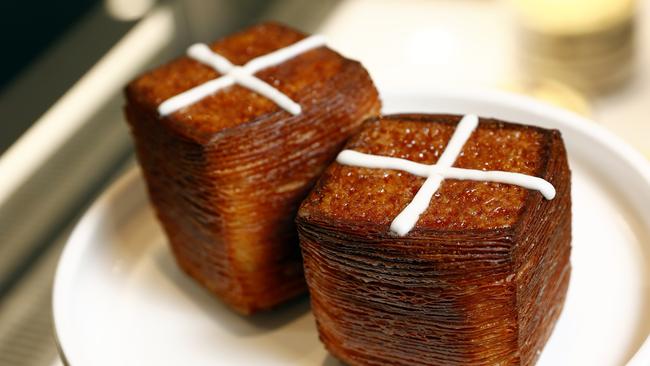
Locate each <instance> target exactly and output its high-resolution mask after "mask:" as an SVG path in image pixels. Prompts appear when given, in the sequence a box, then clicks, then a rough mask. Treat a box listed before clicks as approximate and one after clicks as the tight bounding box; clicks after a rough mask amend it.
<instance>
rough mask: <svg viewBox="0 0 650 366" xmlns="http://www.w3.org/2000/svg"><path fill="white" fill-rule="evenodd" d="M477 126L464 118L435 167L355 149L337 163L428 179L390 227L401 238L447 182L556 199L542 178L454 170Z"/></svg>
mask: <svg viewBox="0 0 650 366" xmlns="http://www.w3.org/2000/svg"><path fill="white" fill-rule="evenodd" d="M477 126H478V116H476V115H466V116H465V117H463V119H462V120H461V121H460V122H459V123H458V127H457V128H456V131H454V134H453V135H452V136H451V139H450V140H449V142H448V143H447V147H446V148H445V150H444V151H443V153H442V155H441V156H440V158H439V159H438V162H437V163H436V164H433V165H427V164H421V163H416V162H414V161H410V160H406V159H400V158H393V157H388V156H379V155H371V154H364V153H360V152H358V151H354V150H343V151H341V152H340V153H339V155H338V156H337V158H336V161H337V162H338V163H339V164H343V165H350V166H356V167H362V168H375V169H391V170H402V171H405V172H408V173H411V174H413V175H417V176H420V177H423V178H427V179H426V180H425V181H424V184H423V185H422V187H420V189H419V190H418V192H417V193H416V195H415V197H413V200H412V201H411V202H410V203H409V204H408V205H407V206H406V207H405V208H404V210H402V212H400V213H399V214H398V215H397V217H395V219H394V220H393V222H392V223H391V225H390V229H391V231H393V232H394V233H396V234H397V235H400V236H404V235H406V234H408V233H409V231H411V229H413V227H414V226H415V224H416V223H417V221H418V219H419V218H420V215H422V213H424V211H425V210H426V209H427V207H429V204H430V203H431V198H432V197H433V195H434V194H435V193H436V191H437V190H438V188H440V184H441V183H442V181H443V180H445V179H462V180H474V181H486V182H495V183H505V184H513V185H517V186H520V187H523V188H527V189H534V190H537V191H539V192H540V193H541V194H542V195H543V196H544V198H546V199H547V200H552V199H553V198H555V193H556V192H555V187H553V185H552V184H551V183H549V182H548V181H546V180H544V179H542V178H539V177H534V176H530V175H526V174H521V173H512V172H504V171H496V170H493V171H485V170H477V169H463V168H454V167H452V165H453V164H454V162H455V161H456V159H457V158H458V156H459V155H460V152H461V150H462V149H463V146H464V145H465V143H466V142H467V140H469V137H470V136H471V134H472V132H474V130H475V129H476V127H477Z"/></svg>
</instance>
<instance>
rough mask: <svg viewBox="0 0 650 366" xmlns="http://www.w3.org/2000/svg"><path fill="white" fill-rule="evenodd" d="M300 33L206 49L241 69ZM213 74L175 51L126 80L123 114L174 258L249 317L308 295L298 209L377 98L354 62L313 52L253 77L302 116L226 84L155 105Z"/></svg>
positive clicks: (262, 31) (235, 39)
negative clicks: (195, 98) (167, 105)
mask: <svg viewBox="0 0 650 366" xmlns="http://www.w3.org/2000/svg"><path fill="white" fill-rule="evenodd" d="M304 37H305V35H304V34H302V33H300V32H298V31H295V30H293V29H290V28H288V27H285V26H283V25H280V24H276V23H265V24H261V25H257V26H254V27H252V28H249V29H247V30H244V31H242V32H240V33H237V34H234V35H231V36H229V37H226V38H224V39H222V40H220V41H217V42H215V43H213V44H212V45H211V46H210V47H211V49H212V50H213V51H215V52H217V53H219V54H220V55H222V56H224V57H226V58H227V59H229V60H230V61H231V62H232V63H233V64H235V65H242V64H244V63H246V62H247V61H249V60H251V59H253V58H256V57H258V56H261V55H264V54H268V53H270V52H272V51H274V50H277V49H280V48H283V47H286V46H288V45H291V44H293V43H295V42H297V41H299V40H301V39H303V38H304ZM218 76H220V75H219V74H218V73H217V72H216V71H215V70H213V69H212V68H210V67H208V66H206V65H203V64H201V63H199V62H197V61H194V60H192V59H190V58H188V57H181V58H179V59H177V60H174V61H172V62H170V63H168V64H166V65H163V66H160V67H158V68H156V69H155V70H152V71H149V72H147V73H145V74H143V75H141V76H140V77H138V78H137V79H135V80H134V81H133V82H131V83H130V84H129V85H128V86H127V88H126V98H127V105H126V107H125V112H126V116H127V120H128V122H129V125H130V127H131V132H132V135H133V137H134V141H135V147H136V152H137V157H138V160H139V162H140V166H141V168H142V171H143V175H144V177H145V180H146V182H147V188H148V191H149V197H150V199H151V202H152V204H153V206H154V208H155V209H156V213H157V216H158V218H159V220H160V222H161V223H162V226H163V228H164V230H165V232H166V234H167V236H168V238H169V241H170V244H171V248H172V251H173V253H174V255H175V257H176V260H177V262H178V264H179V265H180V267H181V268H183V269H184V270H185V272H187V273H188V274H189V275H190V276H192V277H193V278H195V279H196V280H197V281H198V282H199V283H201V284H202V285H203V286H205V287H207V288H208V289H209V290H210V291H212V292H214V293H215V294H217V295H218V296H219V297H221V298H222V299H223V300H224V301H225V302H226V303H228V304H229V305H231V306H232V307H233V308H234V309H235V310H237V311H239V312H241V313H244V314H250V313H253V312H255V311H258V310H262V309H268V308H271V307H273V306H275V305H277V304H279V303H281V302H283V301H285V300H287V299H289V298H291V297H294V296H296V295H297V294H300V293H303V292H304V291H305V283H304V277H303V273H302V263H301V257H300V252H299V247H298V242H297V234H296V231H295V225H294V217H295V213H296V210H297V208H298V205H299V204H300V201H301V200H302V199H303V198H304V197H305V196H306V194H307V193H308V192H309V190H310V189H311V187H312V186H313V184H314V182H315V181H316V179H317V177H318V176H319V175H320V174H321V173H322V171H323V169H324V168H325V167H326V166H327V165H328V164H329V163H330V162H331V161H332V160H333V159H334V157H335V156H336V153H338V151H339V150H340V149H341V147H342V145H343V143H344V142H345V140H346V139H347V138H348V137H349V136H350V135H351V134H353V133H354V132H355V131H357V130H358V128H359V126H360V124H361V122H362V121H363V120H364V119H365V118H367V117H369V116H373V115H376V114H377V113H378V112H379V109H380V101H379V98H378V94H377V91H376V90H375V88H374V86H373V83H372V80H371V79H370V77H369V75H368V73H367V72H366V71H365V69H364V68H363V67H362V66H361V64H359V63H358V62H356V61H353V60H349V59H346V58H344V57H342V56H341V55H339V54H338V53H336V52H334V51H332V50H330V49H328V48H327V47H320V48H316V49H313V50H311V51H307V52H305V53H303V54H300V55H298V56H296V57H294V58H292V59H290V60H288V61H286V62H284V63H282V64H279V65H277V66H274V67H270V68H267V69H264V70H261V71H260V72H258V73H256V74H255V76H256V77H258V78H260V79H262V80H264V81H265V82H267V83H268V84H270V85H272V86H274V87H276V88H277V89H278V90H280V91H281V92H282V93H284V94H285V95H287V96H288V97H289V98H291V99H292V100H293V101H295V102H297V103H299V104H300V105H301V106H302V112H301V113H300V114H298V115H295V116H293V115H291V114H289V113H288V112H286V111H285V110H283V109H281V108H280V107H278V106H277V105H276V104H274V103H273V102H272V101H270V100H268V99H266V98H265V97H263V96H261V95H259V94H257V93H255V92H254V91H251V90H249V89H246V88H244V87H242V86H239V85H233V86H231V87H229V88H227V89H223V90H221V91H219V92H217V93H214V94H213V95H210V96H208V97H206V98H204V99H202V100H200V101H199V102H197V103H195V104H192V105H190V106H188V107H186V108H183V109H181V110H179V111H177V112H175V113H172V114H170V115H168V116H165V117H161V116H159V114H158V112H157V107H158V106H159V105H160V103H162V102H163V101H165V100H166V99H168V98H170V97H172V96H174V95H178V94H179V93H181V92H183V91H185V90H188V89H190V88H193V87H195V86H197V85H199V84H202V83H204V82H206V81H208V80H210V79H214V78H216V77H218Z"/></svg>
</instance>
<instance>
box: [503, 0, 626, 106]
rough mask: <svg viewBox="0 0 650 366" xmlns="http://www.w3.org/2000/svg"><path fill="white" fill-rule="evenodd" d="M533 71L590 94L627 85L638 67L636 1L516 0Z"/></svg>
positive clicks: (526, 63)
mask: <svg viewBox="0 0 650 366" xmlns="http://www.w3.org/2000/svg"><path fill="white" fill-rule="evenodd" d="M511 3H512V4H513V5H514V7H515V9H516V11H517V14H518V19H519V22H520V25H521V28H522V32H521V47H520V49H521V52H522V60H523V62H524V66H525V68H526V69H527V71H528V73H529V74H531V75H535V76H539V77H543V78H548V79H556V80H559V81H562V82H564V83H566V84H568V85H570V86H572V87H575V88H577V89H579V90H581V91H583V92H586V93H589V94H599V93H605V92H608V91H611V90H613V89H616V88H618V87H620V86H622V85H624V84H625V82H626V81H627V80H629V78H630V76H631V75H632V72H633V69H634V51H635V44H634V20H635V17H634V14H635V9H636V6H635V5H636V2H635V1H634V0H511Z"/></svg>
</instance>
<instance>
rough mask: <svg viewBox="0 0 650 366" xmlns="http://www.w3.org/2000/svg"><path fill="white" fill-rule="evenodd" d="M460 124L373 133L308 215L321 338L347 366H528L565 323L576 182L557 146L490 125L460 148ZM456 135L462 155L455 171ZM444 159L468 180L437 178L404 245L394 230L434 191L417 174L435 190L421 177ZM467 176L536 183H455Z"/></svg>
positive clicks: (543, 134)
mask: <svg viewBox="0 0 650 366" xmlns="http://www.w3.org/2000/svg"><path fill="white" fill-rule="evenodd" d="M465 118H468V119H467V120H466V119H465ZM465 118H463V122H461V124H463V123H465V122H468V121H470V119H471V118H469V116H466V117H465ZM459 120H461V117H460V116H452V115H393V116H384V117H381V118H375V119H372V120H370V121H368V122H367V123H365V124H364V126H363V129H362V131H361V132H360V133H359V134H357V135H355V136H354V137H353V138H352V139H351V140H350V141H349V142H348V144H347V145H346V150H345V151H344V152H343V153H341V155H339V158H338V159H337V160H338V161H341V162H342V163H338V162H337V163H334V164H332V165H331V166H330V167H329V168H328V169H327V170H326V171H325V173H324V174H323V176H322V177H321V178H320V180H319V182H318V183H317V184H316V186H315V188H314V190H313V191H312V192H311V193H310V194H309V196H308V197H307V198H306V199H305V201H304V202H303V203H302V205H301V207H300V210H299V212H298V217H297V223H298V229H299V233H300V241H301V247H302V252H303V257H304V264H305V275H306V278H307V283H308V285H309V290H310V293H311V302H312V309H313V312H314V315H315V317H316V321H317V325H318V330H319V334H320V338H321V340H322V341H323V343H324V344H325V346H326V347H327V349H328V350H329V351H330V352H331V353H332V354H333V355H334V356H335V357H337V358H339V359H340V360H342V361H344V362H346V363H348V364H350V365H532V364H534V363H535V361H536V360H537V358H538V356H539V354H540V351H541V350H542V348H543V347H544V344H545V342H546V340H547V339H548V337H549V335H550V333H551V331H552V329H553V326H554V324H555V322H556V320H557V318H558V316H559V314H560V311H561V310H562V306H563V303H564V299H565V295H566V291H567V285H568V281H569V275H570V268H571V267H570V263H569V255H570V252H571V244H570V243H571V196H570V188H571V182H570V180H571V178H570V171H569V167H568V164H567V157H566V152H565V148H564V145H563V142H562V138H561V136H560V133H559V132H558V131H555V130H545V129H541V128H536V127H530V126H523V125H518V124H512V123H506V122H502V121H498V120H494V119H483V118H482V119H480V124H478V127H475V129H473V130H472V129H464V131H465V132H468V131H469V132H470V134H469V135H468V136H467V137H468V139H463V138H462V137H460V138H457V137H456V134H457V133H458V134H462V131H461V132H458V131H460V130H461V129H462V128H461V127H459V125H458V123H459ZM470 122H471V121H470ZM465 127H467V126H465ZM470 127H471V126H470ZM463 128H464V127H463ZM471 131H473V132H471ZM452 135H453V136H454V139H455V141H456V142H455V143H454V145H457V146H458V148H459V149H460V150H459V151H458V152H459V154H456V156H453V157H452V158H451V159H450V158H449V156H448V153H446V152H445V151H447V150H453V147H450V146H451V145H452V143H450V139H451V138H452ZM465 140H466V141H465ZM448 145H449V146H448ZM349 151H353V152H354V153H353V155H354V154H356V155H354V156H352V158H354V159H351V158H350V156H347V155H345V154H349ZM360 154H361V155H360ZM443 155H447V157H446V158H441V156H443ZM343 157H345V158H343ZM376 157H394V158H400V159H406V160H409V161H411V162H415V163H420V164H411V165H408V164H407V163H404V161H401V160H400V161H397V162H396V161H393V160H390V159H384V158H380V159H377V158H376ZM357 158H358V159H357ZM346 159H347V160H346ZM355 159H357V160H355ZM364 159H366V160H364ZM381 159H383V160H381ZM439 159H440V160H443V159H444V160H446V161H447V163H448V164H449V165H451V164H453V167H454V168H461V169H456V170H451V169H446V170H444V169H443V170H439V171H438V173H439V174H443V175H444V174H447V177H446V178H445V179H444V180H442V182H441V184H440V186H439V188H438V189H437V190H433V191H431V192H429V193H430V194H431V196H432V198H431V200H430V202H429V203H428V204H427V205H426V206H424V207H425V210H424V212H423V213H422V214H421V215H419V217H417V216H415V217H414V218H415V220H414V221H413V222H414V226H413V227H411V228H409V227H408V225H407V226H406V229H407V230H404V231H400V230H399V228H400V227H401V226H400V225H399V223H398V225H396V224H395V221H399V220H398V219H396V217H399V215H400V214H401V213H403V212H405V211H406V209H405V207H409V206H410V204H411V203H413V202H415V201H416V199H415V197H416V193H418V192H420V191H421V190H422V189H423V186H427V185H428V184H429V183H430V182H429V183H425V178H424V177H421V176H418V175H416V174H415V173H418V172H419V173H418V174H422V175H425V174H431V176H433V175H434V174H433V173H427V171H426V170H421V168H422V167H423V166H424V165H422V163H423V164H426V165H431V164H434V163H438V164H439V165H441V164H444V162H441V161H439ZM351 161H352V162H351ZM355 161H356V162H355ZM373 164H375V165H374V166H372V167H369V166H371V165H373ZM382 164H383V167H382ZM391 164H392V165H391ZM396 165H397V166H399V167H404V168H405V169H402V170H400V169H396ZM362 166H366V167H362ZM386 167H390V169H389V168H386ZM418 169H420V170H418ZM427 169H428V168H427ZM468 169H471V170H472V171H471V172H469V173H472V174H475V173H476V170H489V171H504V172H509V173H520V174H523V175H527V176H529V177H528V178H525V179H524V180H522V181H518V182H519V183H518V184H519V185H517V184H504V183H495V182H494V181H492V182H488V181H483V179H482V178H481V177H478V178H476V180H467V179H465V178H463V179H453V178H450V177H451V176H456V177H460V176H461V174H465V175H467V174H468ZM481 174H483V173H482V172H479V175H481ZM497 176H498V177H496V178H495V177H492V178H490V179H493V180H496V181H498V180H499V179H505V178H503V176H504V174H501V173H500V175H499V174H497ZM505 176H506V177H510V178H512V177H513V176H512V175H508V174H505ZM515 176H516V177H517V179H519V178H521V176H519V175H516V174H515ZM533 177H537V178H533ZM429 179H433V180H435V179H436V178H427V180H429ZM472 179H473V178H472ZM544 180H545V182H544ZM530 181H532V183H531V182H530ZM529 183H530V185H531V187H533V188H534V189H529V188H530V187H529V188H523V187H522V186H521V185H525V184H529ZM537 189H539V191H538V190H537ZM542 193H543V194H542ZM418 194H419V193H418ZM427 202H428V201H427ZM425 203H426V202H425ZM412 218H413V217H412ZM407 219H408V217H407ZM407 221H408V220H407ZM403 223H404V222H402V224H403ZM402 228H404V227H402Z"/></svg>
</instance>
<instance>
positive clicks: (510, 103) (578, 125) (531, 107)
mask: <svg viewBox="0 0 650 366" xmlns="http://www.w3.org/2000/svg"><path fill="white" fill-rule="evenodd" d="M381 97H382V99H384V98H385V97H389V98H390V97H396V98H417V99H422V98H426V99H448V100H456V101H462V102H469V103H472V102H479V101H480V102H482V103H488V104H492V105H501V106H503V107H504V108H507V109H511V110H528V111H532V112H534V113H536V114H539V115H544V116H546V117H548V118H550V119H552V120H554V121H555V122H557V123H558V125H559V126H560V129H571V130H574V131H575V132H577V133H579V134H583V135H585V136H587V137H588V138H590V139H593V140H596V141H598V142H599V143H601V144H602V145H604V146H605V147H606V148H607V150H608V152H609V153H611V154H615V155H618V156H619V158H621V159H622V160H624V161H626V162H627V163H628V164H629V165H630V166H631V167H632V168H634V170H635V171H636V172H637V173H638V174H639V175H640V177H641V178H642V180H643V181H644V182H645V184H646V185H647V186H648V187H650V161H648V160H647V159H646V158H645V157H644V156H643V155H642V154H641V152H640V151H638V150H636V149H634V148H633V147H632V146H631V145H629V144H628V143H626V142H625V141H624V140H623V139H622V138H620V137H619V136H617V135H615V134H614V133H612V132H610V131H608V130H607V129H605V127H603V126H601V125H598V124H597V123H595V122H593V121H592V120H590V119H589V118H586V117H583V116H580V115H578V114H576V113H574V112H571V111H568V110H564V109H561V108H560V107H557V106H554V105H551V104H548V103H546V102H543V101H539V100H535V99H532V98H531V97H527V96H523V95H518V94H514V93H510V92H505V91H497V90H487V89H452V90H449V89H445V90H443V89H436V88H430V89H427V90H415V91H410V92H396V91H392V92H382V93H381ZM139 176H140V169H139V168H138V167H137V165H136V167H134V168H131V169H129V170H128V171H127V172H126V173H124V174H122V175H121V176H120V177H119V178H118V179H117V180H115V181H114V182H112V183H111V184H110V185H109V186H108V188H107V189H106V190H105V191H103V192H102V193H101V194H100V195H99V196H98V197H97V198H96V199H95V200H94V201H93V203H92V204H91V206H90V207H89V208H88V209H87V210H86V211H85V212H84V213H83V215H82V216H81V218H80V219H79V221H78V222H77V223H76V224H75V226H74V229H73V230H72V232H71V234H70V236H69V237H68V239H67V240H66V244H65V248H64V249H63V252H62V254H61V256H60V257H59V260H58V263H57V268H56V272H55V274H54V278H53V286H52V298H51V299H52V308H51V311H52V318H53V333H54V338H55V341H56V343H57V349H58V351H59V354H60V356H61V358H62V359H63V361H64V363H65V364H66V365H71V364H73V363H72V362H73V360H75V359H77V358H78V357H74V355H75V353H74V351H72V350H71V349H72V347H71V346H69V345H70V344H71V343H70V341H69V340H68V339H70V338H72V336H71V335H69V331H68V330H67V328H68V327H67V326H66V325H65V322H64V318H65V317H64V313H65V309H66V308H67V302H66V296H65V295H66V293H68V291H69V290H67V289H69V288H70V286H69V283H70V281H71V278H72V273H71V272H74V271H73V270H74V269H75V268H76V267H75V264H77V263H78V262H79V259H80V256H81V254H82V253H83V252H84V249H85V248H87V247H89V246H91V245H92V242H87V241H85V240H82V239H83V238H84V235H85V231H84V228H85V227H87V226H88V225H89V223H90V221H91V220H92V218H94V217H96V216H98V214H99V213H101V210H102V209H103V207H105V205H106V203H107V202H110V201H112V200H114V199H115V198H116V197H119V196H120V195H121V194H122V192H123V191H125V190H126V189H127V188H128V187H130V186H132V185H133V184H135V181H136V179H137V178H138V177H139ZM647 364H650V334H649V335H647V336H646V339H645V340H644V341H643V343H642V344H641V346H640V347H639V348H638V349H637V350H636V352H635V353H634V355H633V356H632V358H631V359H630V360H629V361H628V363H627V366H643V365H647Z"/></svg>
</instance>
